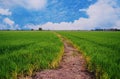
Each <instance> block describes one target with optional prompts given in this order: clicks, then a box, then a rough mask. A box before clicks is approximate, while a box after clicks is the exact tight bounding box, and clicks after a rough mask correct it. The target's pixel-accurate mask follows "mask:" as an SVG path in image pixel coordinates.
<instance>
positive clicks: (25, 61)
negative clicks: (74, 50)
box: [0, 31, 63, 79]
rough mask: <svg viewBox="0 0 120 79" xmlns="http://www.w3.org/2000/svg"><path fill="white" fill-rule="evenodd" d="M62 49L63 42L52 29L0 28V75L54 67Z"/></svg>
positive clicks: (1, 78) (11, 77)
mask: <svg viewBox="0 0 120 79" xmlns="http://www.w3.org/2000/svg"><path fill="white" fill-rule="evenodd" d="M62 53H63V44H62V42H61V40H60V39H59V38H58V37H57V36H56V35H55V34H54V33H52V32H46V31H34V32H33V31H0V79H16V78H17V77H21V76H25V75H30V76H31V75H32V73H33V71H37V70H41V69H46V68H55V67H56V66H57V65H58V63H59V61H60V59H61V56H62Z"/></svg>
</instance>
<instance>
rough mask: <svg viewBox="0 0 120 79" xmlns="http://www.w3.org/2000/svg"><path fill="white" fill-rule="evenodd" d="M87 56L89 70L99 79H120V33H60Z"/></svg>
mask: <svg viewBox="0 0 120 79" xmlns="http://www.w3.org/2000/svg"><path fill="white" fill-rule="evenodd" d="M58 33H60V34H61V35H63V36H64V37H66V38H67V39H69V40H70V41H72V42H73V44H75V45H76V46H77V47H78V48H79V49H80V50H82V51H81V52H82V53H83V54H84V55H85V56H86V60H87V62H88V69H89V70H90V71H91V72H95V73H96V77H97V79H120V75H119V72H120V32H110V31H109V32H99V31H98V32H90V31H86V32H85V31H81V32H80V31H76V32H75V31H69V32H58Z"/></svg>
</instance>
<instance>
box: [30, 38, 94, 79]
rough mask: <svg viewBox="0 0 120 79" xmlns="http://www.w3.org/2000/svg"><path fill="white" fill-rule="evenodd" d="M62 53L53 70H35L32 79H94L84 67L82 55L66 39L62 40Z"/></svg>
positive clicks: (84, 62)
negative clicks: (56, 66)
mask: <svg viewBox="0 0 120 79" xmlns="http://www.w3.org/2000/svg"><path fill="white" fill-rule="evenodd" d="M63 43H64V55H63V57H62V60H61V62H60V66H59V67H58V68H57V69H53V70H44V71H41V72H36V73H35V75H34V76H33V77H32V79H95V77H94V75H93V73H90V72H89V71H88V70H87V68H86V61H85V59H84V57H83V55H82V54H81V53H80V52H79V51H78V50H77V49H76V48H75V47H74V46H73V45H72V44H70V43H69V42H68V41H67V40H65V39H64V40H63Z"/></svg>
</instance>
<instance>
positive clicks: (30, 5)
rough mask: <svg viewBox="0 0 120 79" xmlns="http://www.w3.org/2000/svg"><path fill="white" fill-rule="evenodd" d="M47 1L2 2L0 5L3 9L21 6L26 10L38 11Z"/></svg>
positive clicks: (13, 0) (17, 0) (22, 0)
mask: <svg viewBox="0 0 120 79" xmlns="http://www.w3.org/2000/svg"><path fill="white" fill-rule="evenodd" d="M46 3H47V0H3V1H1V4H2V5H3V6H4V7H7V8H9V7H13V6H21V7H24V8H26V9H32V10H40V9H42V8H44V7H45V5H46Z"/></svg>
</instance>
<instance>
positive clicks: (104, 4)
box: [41, 0, 120, 30]
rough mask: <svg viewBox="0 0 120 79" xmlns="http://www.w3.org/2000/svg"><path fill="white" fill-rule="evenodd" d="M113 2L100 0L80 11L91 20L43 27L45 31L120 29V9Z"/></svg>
mask: <svg viewBox="0 0 120 79" xmlns="http://www.w3.org/2000/svg"><path fill="white" fill-rule="evenodd" d="M116 3H117V2H115V1H113V0H106V1H105V0H98V2H96V3H95V4H93V5H91V6H89V8H88V9H80V11H86V13H87V14H88V16H89V18H79V20H75V21H74V22H73V23H69V22H61V23H51V22H48V23H46V24H44V25H41V27H42V28H43V29H49V30H80V29H81V30H84V29H94V28H114V27H117V28H120V7H118V6H117V5H116Z"/></svg>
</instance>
